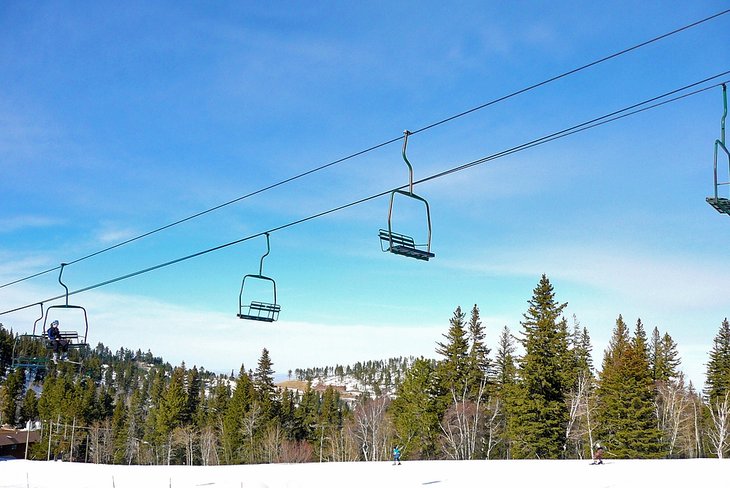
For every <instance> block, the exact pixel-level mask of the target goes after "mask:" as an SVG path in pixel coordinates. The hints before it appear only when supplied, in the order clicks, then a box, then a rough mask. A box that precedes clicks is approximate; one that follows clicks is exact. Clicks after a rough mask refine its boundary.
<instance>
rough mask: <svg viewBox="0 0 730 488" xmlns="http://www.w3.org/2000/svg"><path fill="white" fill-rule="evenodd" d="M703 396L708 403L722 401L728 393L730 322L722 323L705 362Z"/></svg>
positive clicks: (729, 379) (729, 384) (729, 387)
mask: <svg viewBox="0 0 730 488" xmlns="http://www.w3.org/2000/svg"><path fill="white" fill-rule="evenodd" d="M705 385H706V387H705V395H706V396H707V398H708V400H709V402H710V403H714V402H716V401H718V400H719V401H721V402H722V401H723V400H724V398H725V396H726V395H727V394H728V392H730V322H728V319H727V318H725V320H723V321H722V324H721V325H720V330H719V331H718V333H717V335H716V336H715V339H714V340H713V343H712V349H711V350H710V358H709V361H708V362H707V376H706V380H705Z"/></svg>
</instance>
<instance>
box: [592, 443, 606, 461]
mask: <svg viewBox="0 0 730 488" xmlns="http://www.w3.org/2000/svg"><path fill="white" fill-rule="evenodd" d="M591 464H603V446H602V445H601V444H599V443H596V452H595V453H594V454H593V462H592V463H591Z"/></svg>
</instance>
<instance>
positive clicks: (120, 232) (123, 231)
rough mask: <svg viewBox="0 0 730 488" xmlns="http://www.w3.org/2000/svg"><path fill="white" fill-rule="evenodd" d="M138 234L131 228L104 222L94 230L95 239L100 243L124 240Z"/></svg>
mask: <svg viewBox="0 0 730 488" xmlns="http://www.w3.org/2000/svg"><path fill="white" fill-rule="evenodd" d="M137 234H139V232H137V231H135V230H134V229H132V228H129V227H127V228H120V227H116V226H114V225H112V224H105V225H103V226H102V228H101V229H99V230H98V231H97V232H96V240H97V241H99V242H100V243H102V244H110V243H116V242H120V241H125V240H127V239H130V238H132V237H134V236H136V235H137Z"/></svg>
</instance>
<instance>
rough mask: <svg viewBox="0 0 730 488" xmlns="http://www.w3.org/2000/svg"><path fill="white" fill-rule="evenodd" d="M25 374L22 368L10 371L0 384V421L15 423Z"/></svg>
mask: <svg viewBox="0 0 730 488" xmlns="http://www.w3.org/2000/svg"><path fill="white" fill-rule="evenodd" d="M24 382H25V374H24V371H23V370H22V369H16V370H14V371H12V372H11V373H10V374H9V375H8V377H7V379H6V380H5V382H4V383H3V385H2V386H0V408H1V410H0V415H1V416H2V422H1V423H5V424H9V425H15V424H16V422H17V420H18V413H19V409H20V399H21V397H22V396H23V384H24Z"/></svg>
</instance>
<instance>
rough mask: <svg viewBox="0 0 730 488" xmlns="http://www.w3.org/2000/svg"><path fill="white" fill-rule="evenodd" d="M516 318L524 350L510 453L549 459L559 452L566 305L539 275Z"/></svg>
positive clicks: (564, 409)
mask: <svg viewBox="0 0 730 488" xmlns="http://www.w3.org/2000/svg"><path fill="white" fill-rule="evenodd" d="M528 303H529V305H530V306H529V308H528V310H527V313H525V314H524V321H523V322H522V327H523V329H524V331H523V336H524V337H523V338H522V340H521V342H522V345H523V347H524V350H525V354H524V356H523V357H522V358H521V360H520V368H519V377H520V383H519V385H520V390H521V391H520V392H519V394H518V395H517V397H516V398H517V399H518V401H517V402H516V405H515V410H514V415H515V421H516V428H515V432H514V435H515V436H516V439H515V441H516V443H515V446H514V453H515V456H516V457H523V458H527V457H536V458H539V459H555V458H558V457H559V456H560V455H561V454H562V453H563V447H564V446H565V425H566V422H567V420H568V409H567V406H566V391H567V385H566V383H567V378H566V368H565V365H564V364H563V362H564V361H565V360H566V358H567V357H568V344H567V336H566V330H567V327H566V325H565V319H564V318H562V316H561V314H562V311H563V309H564V308H565V306H566V305H567V303H563V304H560V303H558V302H557V301H556V300H555V292H554V290H553V286H552V284H551V283H550V281H549V280H548V278H547V277H546V276H545V275H542V278H541V279H540V282H539V283H538V285H537V287H536V288H535V289H534V290H533V296H532V298H531V299H530V300H529V301H528Z"/></svg>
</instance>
